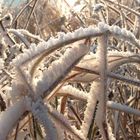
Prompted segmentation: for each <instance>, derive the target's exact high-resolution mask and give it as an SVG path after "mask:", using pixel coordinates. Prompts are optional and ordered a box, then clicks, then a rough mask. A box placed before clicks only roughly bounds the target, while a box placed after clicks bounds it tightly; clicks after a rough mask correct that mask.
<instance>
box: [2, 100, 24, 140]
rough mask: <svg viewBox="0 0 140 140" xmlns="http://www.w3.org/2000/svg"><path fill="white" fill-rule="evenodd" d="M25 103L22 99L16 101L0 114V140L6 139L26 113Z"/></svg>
mask: <svg viewBox="0 0 140 140" xmlns="http://www.w3.org/2000/svg"><path fill="white" fill-rule="evenodd" d="M25 101H26V100H24V99H22V100H20V101H18V102H17V103H15V104H14V105H13V106H11V107H9V108H7V110H6V111H5V112H2V113H1V114H0V140H6V139H7V136H8V134H9V133H10V132H11V130H12V129H13V127H14V126H15V125H16V124H17V122H18V121H19V120H20V118H21V116H22V115H23V114H24V112H25V111H26V104H25Z"/></svg>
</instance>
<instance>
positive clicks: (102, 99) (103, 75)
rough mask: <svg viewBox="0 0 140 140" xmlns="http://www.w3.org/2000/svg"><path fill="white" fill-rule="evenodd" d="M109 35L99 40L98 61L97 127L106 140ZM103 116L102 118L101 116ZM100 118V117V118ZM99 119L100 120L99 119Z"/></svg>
mask: <svg viewBox="0 0 140 140" xmlns="http://www.w3.org/2000/svg"><path fill="white" fill-rule="evenodd" d="M107 41H108V34H105V35H103V36H101V37H99V38H98V44H99V46H98V50H97V51H98V52H97V53H98V61H99V75H100V83H99V88H98V90H99V94H100V95H99V108H98V110H97V117H96V118H97V119H96V120H97V125H98V127H99V128H100V131H101V134H102V136H103V139H104V140H108V139H109V138H108V133H107V132H106V130H105V127H106V126H107V125H106V123H107V122H106V102H107V101H106V97H107V45H108V43H107ZM100 115H101V116H100ZM99 116H100V117H99ZM98 117H99V118H98Z"/></svg>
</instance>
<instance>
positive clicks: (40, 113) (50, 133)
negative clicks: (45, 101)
mask: <svg viewBox="0 0 140 140" xmlns="http://www.w3.org/2000/svg"><path fill="white" fill-rule="evenodd" d="M31 111H32V113H33V115H34V117H35V118H36V119H37V120H38V121H39V123H40V124H41V125H42V126H43V127H44V129H45V133H46V140H57V132H56V129H55V128H54V125H53V123H52V121H51V120H50V119H49V117H48V110H47V108H45V107H44V106H43V105H42V104H41V102H40V100H38V101H37V102H35V103H33V104H32V107H31Z"/></svg>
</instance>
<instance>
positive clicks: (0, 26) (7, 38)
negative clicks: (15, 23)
mask: <svg viewBox="0 0 140 140" xmlns="http://www.w3.org/2000/svg"><path fill="white" fill-rule="evenodd" d="M0 32H1V34H2V36H3V37H4V41H5V42H6V43H7V44H8V45H9V46H10V47H12V46H13V45H15V42H14V40H13V39H12V38H11V37H10V35H9V34H8V33H7V31H6V29H5V27H4V25H3V23H2V20H0Z"/></svg>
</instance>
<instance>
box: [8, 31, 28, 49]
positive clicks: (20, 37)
mask: <svg viewBox="0 0 140 140" xmlns="http://www.w3.org/2000/svg"><path fill="white" fill-rule="evenodd" d="M8 32H9V33H13V34H14V35H15V36H17V37H18V38H19V39H20V40H21V41H22V42H23V43H24V44H25V46H26V47H27V48H29V46H30V43H29V41H28V40H27V39H26V38H25V37H24V36H23V35H22V34H21V33H20V32H18V31H17V30H16V29H9V30H8Z"/></svg>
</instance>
